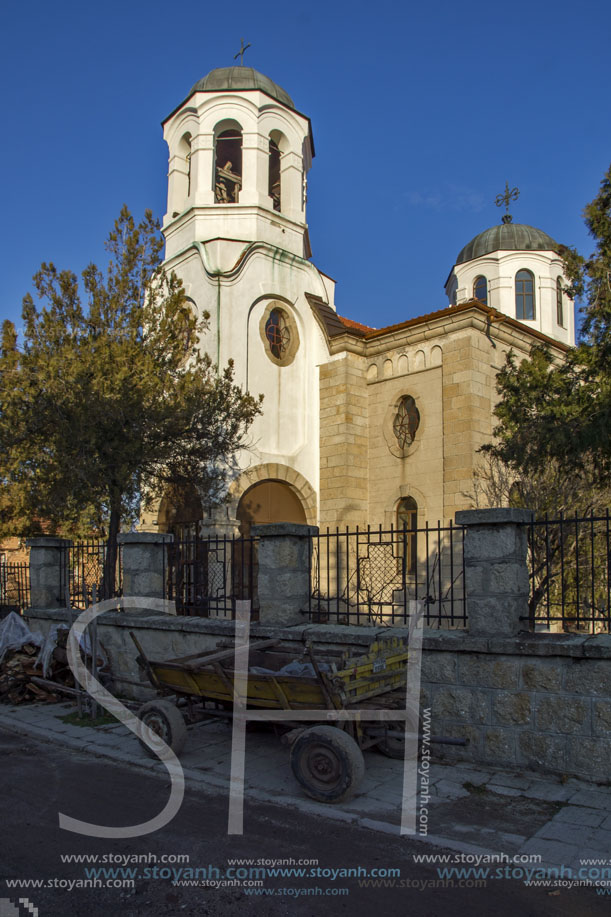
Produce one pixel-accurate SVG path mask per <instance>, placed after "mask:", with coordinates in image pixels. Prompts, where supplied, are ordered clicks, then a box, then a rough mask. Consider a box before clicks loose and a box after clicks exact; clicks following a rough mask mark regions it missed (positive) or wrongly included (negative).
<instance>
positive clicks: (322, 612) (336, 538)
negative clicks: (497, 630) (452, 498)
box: [309, 523, 467, 628]
mask: <svg viewBox="0 0 611 917" xmlns="http://www.w3.org/2000/svg"><path fill="white" fill-rule="evenodd" d="M463 548H464V529H463V528H462V526H456V525H453V524H452V523H450V525H449V526H442V525H441V524H440V523H438V524H437V526H429V525H428V524H427V525H426V526H425V527H424V528H416V529H407V528H404V529H396V528H393V527H392V526H391V528H390V529H382V527H381V526H380V527H379V528H373V529H372V528H371V527H370V526H368V527H367V528H366V529H359V528H356V529H355V530H354V531H350V530H349V529H348V528H346V530H345V531H340V530H339V529H336V530H335V531H334V532H332V531H330V530H329V529H327V531H326V532H325V533H322V534H318V535H313V536H312V550H311V595H310V603H309V615H310V620H312V621H315V622H320V623H325V622H327V621H332V622H338V623H342V624H388V625H392V624H405V623H407V621H408V617H409V611H410V602H411V601H412V600H414V599H415V600H421V601H423V602H424V609H425V612H424V614H425V623H426V625H427V626H429V627H439V628H441V627H445V628H464V627H466V625H467V602H466V593H465V573H464V550H463Z"/></svg>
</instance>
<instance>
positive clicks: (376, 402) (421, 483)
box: [367, 351, 443, 528]
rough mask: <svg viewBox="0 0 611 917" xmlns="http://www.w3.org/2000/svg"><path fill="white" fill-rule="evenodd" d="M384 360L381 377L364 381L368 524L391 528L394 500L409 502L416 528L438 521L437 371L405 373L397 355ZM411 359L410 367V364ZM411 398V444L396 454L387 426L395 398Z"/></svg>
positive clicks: (439, 373)
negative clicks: (415, 415)
mask: <svg viewBox="0 0 611 917" xmlns="http://www.w3.org/2000/svg"><path fill="white" fill-rule="evenodd" d="M385 356H386V358H385V361H384V363H385V368H386V373H387V375H386V377H384V378H382V379H378V380H375V381H370V382H369V384H368V386H367V394H368V402H369V450H368V455H369V521H370V522H371V524H372V525H379V524H380V523H381V524H382V525H383V526H384V527H385V528H390V526H391V525H393V526H395V525H396V509H397V505H398V503H399V501H400V500H401V499H402V498H405V497H412V498H413V499H414V500H415V501H416V503H417V505H418V524H420V523H421V522H422V523H423V522H424V521H425V520H426V519H428V520H429V521H432V520H435V521H436V520H437V519H441V518H442V512H443V502H442V495H443V425H442V423H443V418H442V367H441V366H425V367H424V368H421V369H417V370H415V371H412V372H408V371H406V370H405V369H403V371H401V370H402V368H403V367H404V366H405V365H406V363H407V366H409V365H410V363H409V355H408V360H407V361H404V360H401V359H400V357H401V356H404V354H403V353H401V354H399V353H396V352H394V351H391V352H389V353H387V354H386V355H385ZM413 362H414V361H413V360H412V364H413ZM406 395H411V397H412V398H414V400H415V402H416V406H417V408H418V411H419V414H420V425H419V427H418V430H417V431H416V437H415V439H414V442H413V444H412V445H411V446H410V447H409V449H407V450H406V454H404V455H403V454H401V450H400V449H399V448H398V443H397V439H396V437H395V434H394V430H393V421H394V418H395V416H396V413H397V408H398V405H399V402H400V401H401V398H402V397H404V396H406Z"/></svg>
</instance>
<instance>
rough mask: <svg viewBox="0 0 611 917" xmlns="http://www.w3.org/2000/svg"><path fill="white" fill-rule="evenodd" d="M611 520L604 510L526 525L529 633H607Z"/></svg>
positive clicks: (609, 626) (610, 627)
mask: <svg viewBox="0 0 611 917" xmlns="http://www.w3.org/2000/svg"><path fill="white" fill-rule="evenodd" d="M610 521H611V520H610V517H609V510H607V511H606V513H605V514H604V515H594V513H591V514H590V515H589V516H585V517H581V518H579V517H578V516H574V517H573V516H570V517H568V516H567V517H565V516H563V515H562V514H561V515H560V516H559V517H558V518H557V519H549V518H548V517H546V518H545V519H538V520H535V521H533V522H532V523H529V526H528V554H529V567H530V599H529V617H530V625H531V628H532V629H533V630H541V629H550V630H556V631H569V632H573V631H574V632H581V633H601V632H603V631H606V632H609V631H611V610H610V609H611V576H610V570H611V542H610V539H609V531H610Z"/></svg>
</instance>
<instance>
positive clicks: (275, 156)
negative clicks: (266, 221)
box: [267, 137, 282, 212]
mask: <svg viewBox="0 0 611 917" xmlns="http://www.w3.org/2000/svg"><path fill="white" fill-rule="evenodd" d="M267 193H268V194H269V196H270V197H271V199H272V205H273V208H274V210H277V211H278V212H280V210H281V208H282V199H281V196H280V147H279V146H278V144H277V143H276V141H275V140H273V139H272V138H271V137H270V138H269V188H268V192H267Z"/></svg>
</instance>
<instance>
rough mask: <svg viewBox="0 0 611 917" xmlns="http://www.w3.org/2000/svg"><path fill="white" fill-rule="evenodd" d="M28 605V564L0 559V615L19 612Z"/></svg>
mask: <svg viewBox="0 0 611 917" xmlns="http://www.w3.org/2000/svg"><path fill="white" fill-rule="evenodd" d="M29 605H30V565H29V563H28V562H27V561H24V562H23V563H14V562H10V561H4V560H2V561H0V617H4V616H5V615H7V614H8V613H9V612H11V611H15V612H17V613H18V614H21V613H22V612H23V611H25V609H26V608H28V607H29Z"/></svg>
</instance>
